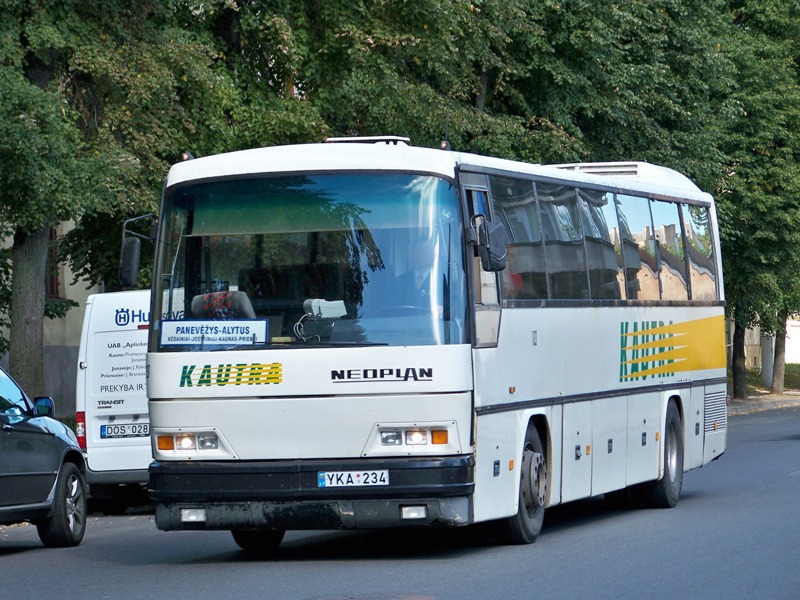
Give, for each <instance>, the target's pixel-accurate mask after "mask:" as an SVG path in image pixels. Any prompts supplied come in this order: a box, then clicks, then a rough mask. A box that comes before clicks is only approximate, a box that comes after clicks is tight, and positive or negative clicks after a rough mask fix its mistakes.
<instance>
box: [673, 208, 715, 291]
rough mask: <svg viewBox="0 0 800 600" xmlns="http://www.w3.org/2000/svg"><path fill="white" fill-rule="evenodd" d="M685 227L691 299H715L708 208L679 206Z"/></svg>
mask: <svg viewBox="0 0 800 600" xmlns="http://www.w3.org/2000/svg"><path fill="white" fill-rule="evenodd" d="M681 210H682V212H683V224H684V227H685V229H686V250H687V256H688V259H689V279H690V282H691V292H692V300H716V298H717V271H716V265H715V263H714V252H713V246H712V243H711V227H710V224H709V219H708V209H707V208H706V207H704V206H689V205H687V204H684V205H683V206H682V207H681Z"/></svg>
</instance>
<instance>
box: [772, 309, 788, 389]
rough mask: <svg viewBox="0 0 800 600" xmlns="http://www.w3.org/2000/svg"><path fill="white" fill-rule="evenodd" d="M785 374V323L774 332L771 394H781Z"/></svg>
mask: <svg viewBox="0 0 800 600" xmlns="http://www.w3.org/2000/svg"><path fill="white" fill-rule="evenodd" d="M785 374H786V324H785V323H784V326H783V330H782V331H778V332H777V333H776V334H775V361H774V364H773V371H772V388H771V389H770V393H771V394H783V392H784V387H783V386H784V381H783V379H784V375H785Z"/></svg>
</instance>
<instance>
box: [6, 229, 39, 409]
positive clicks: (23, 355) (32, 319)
mask: <svg viewBox="0 0 800 600" xmlns="http://www.w3.org/2000/svg"><path fill="white" fill-rule="evenodd" d="M47 246H48V231H47V230H46V229H44V230H40V231H35V232H33V233H30V234H26V233H24V232H23V231H21V230H19V229H17V230H16V232H15V233H14V245H13V247H12V248H11V284H12V285H11V327H10V331H9V338H10V339H9V351H8V354H9V357H8V359H9V370H10V371H11V375H12V376H13V377H14V379H16V380H17V382H18V383H19V384H20V385H21V386H22V387H23V389H25V391H26V392H28V394H29V395H30V396H32V397H33V396H46V395H47V391H46V389H45V385H44V300H45V298H44V297H45V271H46V268H47Z"/></svg>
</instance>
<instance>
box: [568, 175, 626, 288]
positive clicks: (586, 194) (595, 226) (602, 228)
mask: <svg viewBox="0 0 800 600" xmlns="http://www.w3.org/2000/svg"><path fill="white" fill-rule="evenodd" d="M578 196H579V197H580V204H579V206H580V209H581V216H582V218H583V231H584V243H585V244H586V259H587V262H588V266H589V285H590V286H591V295H592V298H597V299H604V298H605V299H613V300H617V299H619V298H622V297H623V296H622V294H621V289H622V288H623V287H624V277H623V275H622V260H621V258H622V257H621V253H620V252H619V236H618V235H616V231H617V214H616V209H615V208H614V195H613V194H610V193H606V192H602V191H599V190H591V189H580V188H579V189H578Z"/></svg>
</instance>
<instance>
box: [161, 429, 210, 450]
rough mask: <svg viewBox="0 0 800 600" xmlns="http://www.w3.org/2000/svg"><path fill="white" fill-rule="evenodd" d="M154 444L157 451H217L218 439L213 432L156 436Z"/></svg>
mask: <svg viewBox="0 0 800 600" xmlns="http://www.w3.org/2000/svg"><path fill="white" fill-rule="evenodd" d="M156 444H157V448H158V449H159V450H176V451H178V452H180V451H181V450H184V451H191V450H200V451H203V450H217V449H219V437H218V436H217V434H216V433H215V432H213V431H203V432H200V433H178V434H170V435H158V436H156Z"/></svg>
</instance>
